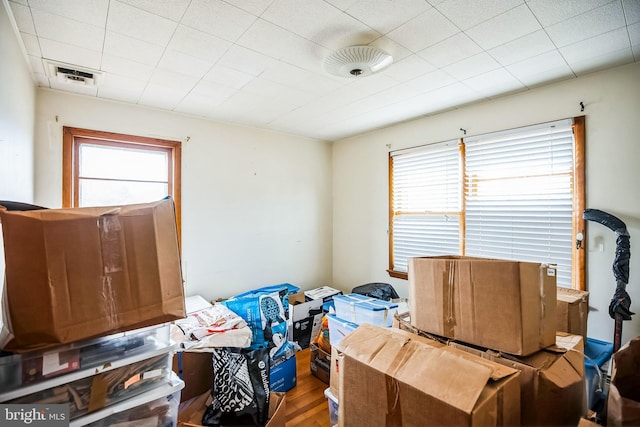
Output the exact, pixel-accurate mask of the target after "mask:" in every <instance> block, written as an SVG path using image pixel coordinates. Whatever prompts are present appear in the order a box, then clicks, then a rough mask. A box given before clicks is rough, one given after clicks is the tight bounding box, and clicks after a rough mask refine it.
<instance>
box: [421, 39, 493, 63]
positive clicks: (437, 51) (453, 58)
mask: <svg viewBox="0 0 640 427" xmlns="http://www.w3.org/2000/svg"><path fill="white" fill-rule="evenodd" d="M481 51H482V49H481V48H480V46H478V45H477V44H476V43H475V42H474V41H473V40H471V39H470V38H469V37H467V36H466V35H465V34H464V33H458V34H455V35H453V36H451V37H449V38H448V39H446V40H443V41H441V42H440V43H438V44H435V45H433V46H431V47H428V48H426V49H423V50H421V51H420V52H418V55H420V56H421V57H423V58H424V59H426V60H427V61H429V62H430V63H432V64H433V65H435V66H436V67H438V68H443V67H446V66H447V65H450V64H453V63H455V62H458V61H460V60H462V59H464V58H466V57H469V56H473V55H476V54H478V53H480V52H481Z"/></svg>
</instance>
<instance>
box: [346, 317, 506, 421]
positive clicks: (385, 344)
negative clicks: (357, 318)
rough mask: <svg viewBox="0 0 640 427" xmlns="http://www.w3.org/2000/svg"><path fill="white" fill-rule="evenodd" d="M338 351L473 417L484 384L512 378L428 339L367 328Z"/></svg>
mask: <svg viewBox="0 0 640 427" xmlns="http://www.w3.org/2000/svg"><path fill="white" fill-rule="evenodd" d="M339 350H340V351H341V352H342V353H343V354H345V355H346V356H347V357H350V358H353V359H356V360H358V361H359V362H362V363H365V364H366V365H368V366H370V367H371V368H373V369H376V370H378V371H380V372H384V373H386V374H388V375H391V376H393V377H395V378H396V379H397V380H398V381H400V382H403V383H405V384H407V385H409V386H412V387H414V388H416V389H421V390H424V391H425V392H427V393H428V394H429V395H431V396H432V397H435V398H437V399H439V400H441V401H443V402H446V403H447V404H448V405H450V406H452V407H454V408H457V409H459V410H461V411H463V412H465V413H471V412H472V411H473V409H474V407H475V405H476V404H477V402H478V399H480V396H481V394H482V393H483V391H484V390H485V388H486V386H487V384H488V383H489V382H491V381H495V380H500V379H502V378H505V377H507V376H510V375H513V374H517V370H515V369H511V368H509V367H507V366H502V365H499V364H497V363H494V362H491V361H489V360H485V359H481V358H479V357H475V356H473V355H471V354H468V353H465V352H463V351H460V350H457V349H454V348H451V347H447V346H445V345H443V344H441V343H438V342H435V341H432V340H429V339H427V338H424V337H420V336H417V335H415V334H411V333H409V332H406V331H402V330H398V329H390V328H381V327H377V326H372V325H369V324H362V325H360V327H358V328H357V329H356V330H355V331H353V332H352V333H351V334H349V335H348V336H347V337H345V338H344V339H343V340H342V342H341V348H340V349H339ZM388 392H389V390H388Z"/></svg>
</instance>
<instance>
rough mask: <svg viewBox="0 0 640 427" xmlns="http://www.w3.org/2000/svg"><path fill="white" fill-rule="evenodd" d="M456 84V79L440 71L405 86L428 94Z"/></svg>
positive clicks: (423, 76)
mask: <svg viewBox="0 0 640 427" xmlns="http://www.w3.org/2000/svg"><path fill="white" fill-rule="evenodd" d="M455 82H456V79H455V78H453V77H452V76H451V75H449V74H447V73H445V72H444V71H442V70H435V71H433V72H431V73H427V74H425V75H422V76H420V77H418V78H415V79H413V80H410V81H408V82H407V84H408V85H409V86H411V87H413V88H415V89H416V90H417V91H419V92H428V91H431V90H434V89H438V88H441V87H444V86H448V85H450V84H453V83H455Z"/></svg>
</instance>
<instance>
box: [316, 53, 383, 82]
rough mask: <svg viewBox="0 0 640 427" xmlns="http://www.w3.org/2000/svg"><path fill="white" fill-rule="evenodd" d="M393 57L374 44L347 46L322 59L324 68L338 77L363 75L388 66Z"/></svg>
mask: <svg viewBox="0 0 640 427" xmlns="http://www.w3.org/2000/svg"><path fill="white" fill-rule="evenodd" d="M392 62H393V57H392V56H391V55H389V54H388V53H387V52H385V51H384V50H382V49H379V48H377V47H375V46H348V47H343V48H342V49H338V50H336V51H335V52H333V53H332V54H331V55H329V56H328V57H327V58H326V59H325V60H324V68H325V70H327V71H328V72H329V73H331V74H335V75H336V76H340V77H364V76H368V75H371V74H373V73H377V72H378V71H380V70H382V69H383V68H386V67H388V66H389V65H391V63H392Z"/></svg>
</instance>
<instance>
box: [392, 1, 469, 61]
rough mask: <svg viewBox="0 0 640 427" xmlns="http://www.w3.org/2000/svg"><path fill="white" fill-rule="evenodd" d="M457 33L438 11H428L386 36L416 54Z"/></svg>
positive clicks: (457, 30)
mask: <svg viewBox="0 0 640 427" xmlns="http://www.w3.org/2000/svg"><path fill="white" fill-rule="evenodd" d="M459 31H460V30H459V29H458V28H457V27H456V26H455V25H453V24H452V23H451V21H449V20H448V19H447V18H445V17H444V16H443V15H442V14H441V13H440V12H438V10H436V9H429V10H427V11H426V12H425V13H422V14H420V15H418V16H417V17H416V18H414V19H412V20H411V21H409V22H407V23H406V24H403V25H401V26H400V27H398V28H396V29H395V30H393V31H391V32H390V33H389V34H387V36H388V37H389V38H390V39H392V40H394V41H395V42H397V43H399V44H401V45H403V46H405V47H406V48H407V49H409V50H411V51H412V52H418V51H421V50H422V49H424V48H427V47H429V46H433V45H434V44H436V43H438V42H441V41H442V40H445V39H447V38H449V37H451V36H452V35H454V34H456V33H458V32H459Z"/></svg>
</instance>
